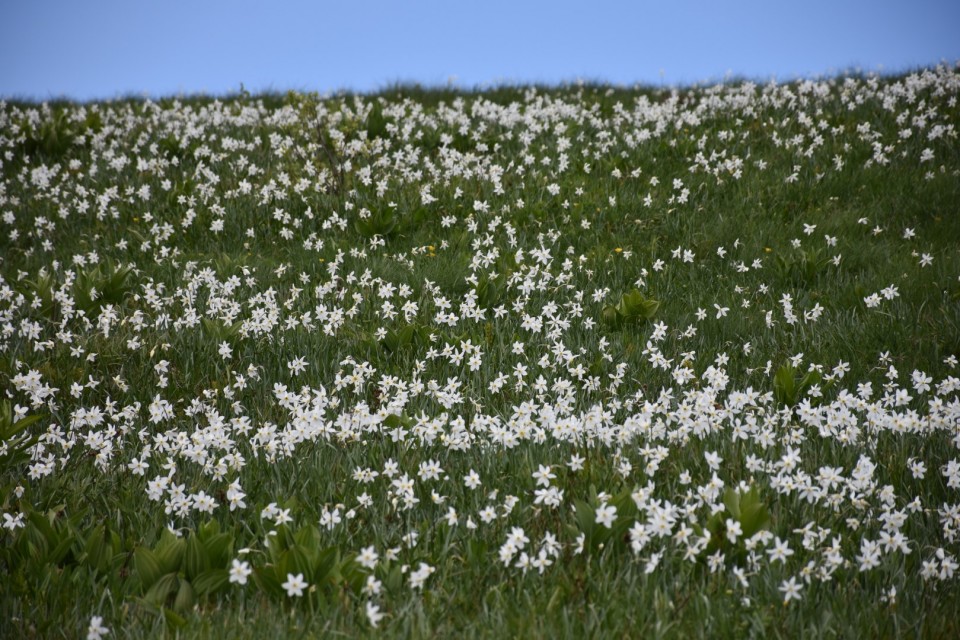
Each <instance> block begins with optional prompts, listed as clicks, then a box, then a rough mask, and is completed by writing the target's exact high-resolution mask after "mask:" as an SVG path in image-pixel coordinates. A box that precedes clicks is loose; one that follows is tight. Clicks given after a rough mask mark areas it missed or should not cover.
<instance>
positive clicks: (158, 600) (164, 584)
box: [143, 573, 180, 607]
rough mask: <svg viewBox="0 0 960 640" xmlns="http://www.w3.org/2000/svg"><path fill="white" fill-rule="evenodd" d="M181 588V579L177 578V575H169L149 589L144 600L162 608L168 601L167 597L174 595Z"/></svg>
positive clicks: (161, 578)
mask: <svg viewBox="0 0 960 640" xmlns="http://www.w3.org/2000/svg"><path fill="white" fill-rule="evenodd" d="M179 586H180V579H179V578H178V577H177V574H175V573H168V574H166V575H164V576H161V577H160V579H159V580H157V581H156V582H154V583H153V586H151V587H150V588H149V589H147V592H146V593H145V594H144V595H143V599H144V600H146V601H147V602H149V603H150V604H152V605H154V606H157V607H161V606H163V604H164V603H165V602H166V601H167V596H169V595H170V594H171V593H173V592H174V590H175V589H177V587H179Z"/></svg>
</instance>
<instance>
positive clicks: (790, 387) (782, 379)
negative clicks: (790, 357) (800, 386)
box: [773, 364, 797, 407]
mask: <svg viewBox="0 0 960 640" xmlns="http://www.w3.org/2000/svg"><path fill="white" fill-rule="evenodd" d="M773 396H774V398H776V400H777V402H779V403H781V404H785V405H787V406H788V407H792V406H793V405H795V404H796V403H797V381H796V375H795V372H794V370H793V367H792V366H790V365H789V364H785V365H783V366H782V367H780V368H779V369H777V373H776V374H775V375H774V377H773Z"/></svg>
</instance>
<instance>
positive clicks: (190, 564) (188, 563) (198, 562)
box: [183, 533, 210, 580]
mask: <svg viewBox="0 0 960 640" xmlns="http://www.w3.org/2000/svg"><path fill="white" fill-rule="evenodd" d="M183 567H184V572H185V573H186V574H187V579H188V580H193V579H194V578H195V577H197V576H198V575H200V574H201V573H203V572H204V571H206V570H208V569H209V568H210V559H209V558H208V557H207V550H206V548H204V546H203V543H202V542H200V540H199V539H198V538H197V536H196V534H193V533H191V534H190V537H189V538H187V548H186V553H185V555H184V564H183Z"/></svg>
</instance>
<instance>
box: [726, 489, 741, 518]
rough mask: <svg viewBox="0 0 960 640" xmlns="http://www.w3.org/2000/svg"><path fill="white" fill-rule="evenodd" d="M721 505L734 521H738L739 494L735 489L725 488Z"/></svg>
mask: <svg viewBox="0 0 960 640" xmlns="http://www.w3.org/2000/svg"><path fill="white" fill-rule="evenodd" d="M723 504H724V505H725V506H726V507H727V511H729V512H730V515H732V516H733V517H734V518H735V519H737V520H739V519H740V493H739V492H738V491H737V490H736V489H732V488H727V490H726V491H724V492H723Z"/></svg>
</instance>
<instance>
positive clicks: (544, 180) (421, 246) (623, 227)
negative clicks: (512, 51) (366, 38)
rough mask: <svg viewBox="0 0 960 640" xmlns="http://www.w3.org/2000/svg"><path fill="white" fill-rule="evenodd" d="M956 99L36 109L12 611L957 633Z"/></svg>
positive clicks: (872, 91) (21, 182) (20, 179)
mask: <svg viewBox="0 0 960 640" xmlns="http://www.w3.org/2000/svg"><path fill="white" fill-rule="evenodd" d="M958 94H960V68H958V67H957V66H950V65H941V66H939V67H936V68H931V69H925V70H921V71H917V72H915V73H912V74H910V75H906V76H900V77H890V78H880V77H872V76H851V77H838V78H832V79H826V80H818V81H801V82H794V83H789V84H775V83H770V84H765V85H756V84H752V83H749V82H735V83H728V84H723V85H717V86H710V87H692V88H687V89H683V90H667V89H649V88H636V89H623V88H608V87H604V86H591V85H583V86H569V87H564V88H539V87H515V88H511V87H506V88H500V89H495V90H490V91H487V92H475V93H474V92H455V91H439V90H438V91H425V90H420V89H418V88H416V87H411V88H400V89H394V90H388V91H384V92H382V93H381V94H378V95H367V96H354V95H335V96H327V97H320V96H317V95H304V94H294V93H291V94H288V95H265V96H250V95H247V94H241V95H237V96H232V97H229V98H223V99H220V100H213V99H206V98H199V97H198V98H190V99H180V100H176V99H164V100H160V101H157V102H153V101H138V100H127V101H124V100H119V101H114V102H107V103H89V104H83V105H78V104H68V103H51V104H42V105H40V104H25V103H12V102H7V103H0V161H2V182H0V230H2V233H0V256H2V262H0V389H2V391H3V397H2V399H0V439H2V444H0V507H2V509H0V510H2V518H3V528H2V529H0V573H2V575H3V578H2V580H0V635H3V636H4V637H27V638H29V637H68V638H72V637H91V638H100V637H107V638H110V637H145V636H155V635H162V634H164V633H168V632H173V633H178V634H180V635H181V636H183V637H194V636H204V637H211V636H214V637H221V636H230V637H237V636H241V637H244V636H245V637H258V638H259V637H265V636H267V635H268V634H274V635H278V634H279V635H286V634H293V633H297V634H307V635H317V636H319V635H326V634H334V633H340V634H346V635H349V636H366V635H373V634H389V635H398V636H403V637H411V636H412V637H426V636H431V637H432V636H440V637H473V636H485V637H497V638H501V637H509V636H520V637H564V636H569V637H587V636H593V637H608V636H629V637H651V636H655V635H664V636H675V637H689V636H691V635H706V636H711V637H716V636H726V637H730V636H736V637H742V636H744V635H755V636H761V637H767V636H769V635H781V636H790V637H795V636H797V635H800V634H804V635H811V636H820V635H831V636H833V635H842V636H849V637H875V636H892V635H899V634H909V635H920V636H933V637H947V636H956V635H957V634H960V629H958V620H960V588H958V585H957V582H958V580H960V540H958V535H960V534H958V532H960V399H958V392H960V378H958V376H960V367H958V356H960V142H958V138H957V133H958V132H957V126H958V119H960V108H958V105H957V99H958Z"/></svg>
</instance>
